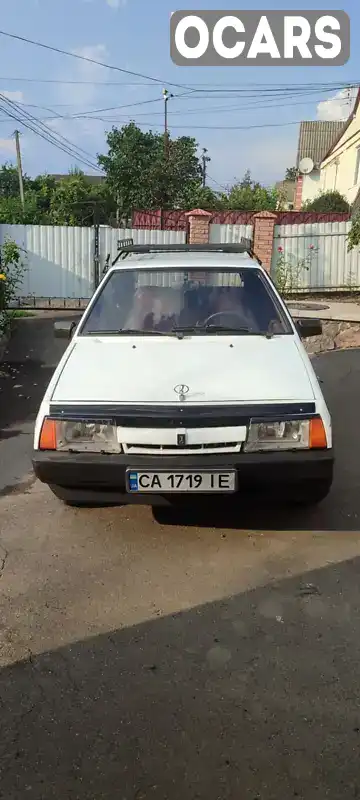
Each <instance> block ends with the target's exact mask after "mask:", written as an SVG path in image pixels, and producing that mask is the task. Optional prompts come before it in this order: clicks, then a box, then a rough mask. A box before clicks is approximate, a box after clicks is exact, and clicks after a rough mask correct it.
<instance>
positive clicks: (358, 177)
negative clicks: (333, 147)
mask: <svg viewBox="0 0 360 800" xmlns="http://www.w3.org/2000/svg"><path fill="white" fill-rule="evenodd" d="M359 181H360V147H358V148H357V151H356V166H355V181H354V184H355V186H356V185H357V184H358V183H359Z"/></svg>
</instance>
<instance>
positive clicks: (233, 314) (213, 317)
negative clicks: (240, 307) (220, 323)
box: [200, 309, 244, 327]
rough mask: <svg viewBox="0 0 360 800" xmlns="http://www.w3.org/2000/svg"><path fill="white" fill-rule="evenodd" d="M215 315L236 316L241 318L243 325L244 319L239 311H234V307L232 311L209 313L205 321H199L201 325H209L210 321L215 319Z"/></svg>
mask: <svg viewBox="0 0 360 800" xmlns="http://www.w3.org/2000/svg"><path fill="white" fill-rule="evenodd" d="M216 317H237V318H238V319H239V320H241V324H242V327H244V319H243V317H242V316H241V314H240V312H239V311H236V310H235V309H234V311H217V312H216V313H215V314H210V317H208V318H207V319H206V320H205V322H203V323H200V324H201V326H203V325H204V326H207V325H210V323H211V321H212V320H214V319H216Z"/></svg>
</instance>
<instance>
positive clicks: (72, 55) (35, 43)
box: [0, 30, 356, 93]
mask: <svg viewBox="0 0 360 800" xmlns="http://www.w3.org/2000/svg"><path fill="white" fill-rule="evenodd" d="M0 34H1V35H2V36H6V37H7V38H9V39H14V40H17V41H19V42H24V43H26V44H31V45H33V46H35V47H41V48H42V49H44V50H49V51H51V52H53V53H59V54H60V55H64V56H69V57H70V58H76V59H78V60H80V61H86V62H88V63H89V64H96V65H97V66H99V67H104V68H105V69H110V70H115V71H117V72H121V73H122V74H125V75H132V76H133V77H136V78H143V79H144V80H147V81H153V82H154V83H158V84H161V85H164V84H166V85H167V86H176V87H177V88H179V89H191V88H193V86H184V84H179V83H174V82H171V81H166V80H164V79H163V78H154V77H153V76H152V75H145V74H143V73H141V72H134V71H133V70H129V69H125V68H124V67H118V66H115V65H113V64H106V63H105V62H103V61H97V60H96V59H94V58H90V57H89V56H82V55H80V54H79V53H71V52H69V51H68V50H63V49H62V48H59V47H53V46H51V45H48V44H45V43H44V42H38V41H34V40H33V39H28V38H27V37H25V36H19V35H18V34H15V33H9V32H8V31H3V30H0ZM355 83H356V82H355ZM200 85H201V84H197V86H200ZM210 85H212V86H214V84H210ZM307 85H314V84H307ZM283 86H289V84H283ZM350 86H351V84H349V82H345V83H344V84H343V88H346V87H350ZM289 88H290V87H289ZM292 88H293V85H292ZM197 91H202V90H201V89H198V90H197ZM209 91H211V92H213V93H214V92H218V91H223V89H221V88H219V89H217V88H213V89H210V90H209ZM227 91H230V92H232V91H238V89H236V88H234V89H233V88H231V89H228V90H227ZM264 91H267V89H264Z"/></svg>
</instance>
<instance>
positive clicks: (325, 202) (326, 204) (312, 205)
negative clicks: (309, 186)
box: [302, 192, 350, 214]
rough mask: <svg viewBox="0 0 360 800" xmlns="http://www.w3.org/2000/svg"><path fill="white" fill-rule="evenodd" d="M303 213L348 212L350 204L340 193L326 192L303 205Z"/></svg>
mask: <svg viewBox="0 0 360 800" xmlns="http://www.w3.org/2000/svg"><path fill="white" fill-rule="evenodd" d="M302 208H303V211H317V212H319V213H324V214H327V213H331V212H336V211H338V212H346V211H349V210H350V207H349V203H348V202H347V200H346V199H345V197H343V195H342V194H340V192H324V193H323V194H319V195H318V197H315V199H314V200H309V201H308V202H307V203H304V204H303V207H302Z"/></svg>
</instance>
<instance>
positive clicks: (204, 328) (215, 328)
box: [173, 325, 250, 335]
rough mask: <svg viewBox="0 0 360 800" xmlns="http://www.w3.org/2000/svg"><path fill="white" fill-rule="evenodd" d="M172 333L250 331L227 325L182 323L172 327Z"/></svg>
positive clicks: (239, 332) (241, 333)
mask: <svg viewBox="0 0 360 800" xmlns="http://www.w3.org/2000/svg"><path fill="white" fill-rule="evenodd" d="M173 331H174V333H176V334H179V333H180V334H181V333H235V334H236V333H238V334H239V335H244V334H246V333H250V330H249V328H233V327H231V326H230V325H229V327H227V326H226V325H184V326H183V327H181V328H173Z"/></svg>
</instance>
